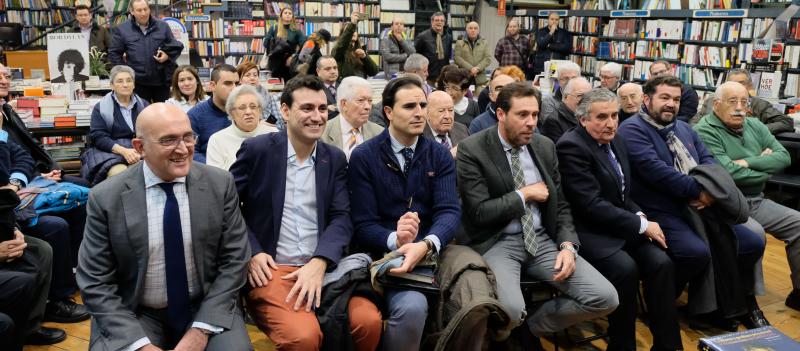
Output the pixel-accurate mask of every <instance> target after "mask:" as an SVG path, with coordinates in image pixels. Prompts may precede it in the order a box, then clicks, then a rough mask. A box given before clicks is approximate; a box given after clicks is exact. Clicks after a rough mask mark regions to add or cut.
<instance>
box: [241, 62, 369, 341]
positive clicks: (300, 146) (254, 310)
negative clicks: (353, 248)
mask: <svg viewBox="0 0 800 351" xmlns="http://www.w3.org/2000/svg"><path fill="white" fill-rule="evenodd" d="M323 90H325V86H324V85H323V83H322V80H320V78H319V77H315V76H308V75H306V76H298V77H295V78H293V79H291V80H289V81H288V82H287V83H286V87H285V88H284V91H283V95H281V113H282V114H283V116H284V120H285V121H286V131H285V132H281V133H271V134H268V135H262V136H258V137H255V138H252V139H248V140H245V142H244V143H243V144H242V147H241V149H239V153H238V155H237V159H236V163H234V164H233V165H232V166H231V169H230V170H231V173H232V174H233V177H234V179H235V180H236V187H237V188H238V190H239V195H240V196H241V199H242V213H243V214H244V218H245V222H246V223H247V229H248V236H249V237H250V244H251V245H252V247H253V257H252V258H250V267H249V269H248V271H247V276H248V281H249V283H250V288H251V289H248V292H247V295H246V298H247V306H248V308H249V309H250V311H251V315H252V316H253V318H254V319H255V321H256V324H257V325H258V327H259V328H260V329H261V330H262V331H264V332H265V333H266V334H267V335H268V336H269V338H270V340H272V341H273V342H274V343H275V344H276V346H277V349H279V350H318V349H319V348H320V344H321V343H322V338H323V335H322V331H321V329H320V326H319V323H318V322H317V316H316V314H315V313H314V311H313V310H312V308H318V307H319V306H320V300H321V293H322V278H323V277H324V275H325V271H326V269H327V268H328V267H330V266H334V265H336V264H338V263H339V260H340V259H341V257H342V253H343V252H344V249H345V247H346V246H347V245H348V244H349V243H350V237H351V236H352V234H353V225H352V224H351V222H350V209H349V207H350V206H349V205H350V199H349V197H348V192H347V159H346V158H345V155H344V153H343V152H342V151H341V150H339V149H338V148H336V147H334V146H332V145H328V144H325V143H322V142H320V141H319V138H320V137H321V136H322V131H323V130H324V129H325V124H326V123H327V120H328V118H327V110H326V102H325V94H324V93H323ZM348 316H349V319H350V332H351V333H352V335H353V340H354V341H355V342H356V344H357V345H358V350H375V348H376V347H377V346H378V342H379V341H380V336H381V328H382V321H381V314H380V312H379V311H378V308H377V307H376V306H375V305H374V304H373V303H372V302H370V300H368V299H366V298H363V297H359V296H354V297H352V298H351V299H350V301H349V303H348Z"/></svg>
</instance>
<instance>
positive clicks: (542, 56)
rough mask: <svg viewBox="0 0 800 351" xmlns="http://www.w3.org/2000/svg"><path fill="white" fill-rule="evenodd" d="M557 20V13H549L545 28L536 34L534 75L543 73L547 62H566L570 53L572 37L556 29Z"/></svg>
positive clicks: (560, 29)
mask: <svg viewBox="0 0 800 351" xmlns="http://www.w3.org/2000/svg"><path fill="white" fill-rule="evenodd" d="M559 20H560V17H559V15H558V12H557V11H550V14H548V15H547V26H545V27H542V28H539V30H538V31H537V32H536V57H535V63H534V67H533V74H534V75H535V74H539V73H540V72H542V71H544V63H545V62H547V61H548V60H566V59H567V57H568V56H569V54H571V53H572V35H571V34H570V33H569V32H568V31H566V30H565V29H564V28H559V27H558V22H559ZM578 73H579V74H580V71H579V72H578Z"/></svg>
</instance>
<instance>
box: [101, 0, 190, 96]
mask: <svg viewBox="0 0 800 351" xmlns="http://www.w3.org/2000/svg"><path fill="white" fill-rule="evenodd" d="M128 11H129V12H130V13H131V16H133V18H132V19H131V20H130V21H128V22H125V23H123V24H120V25H119V26H117V27H116V28H114V31H113V32H114V33H113V40H112V41H111V47H110V48H109V49H108V59H109V61H111V64H112V65H113V66H116V65H128V66H130V67H131V68H133V70H134V71H135V72H136V78H137V83H136V90H135V92H136V95H139V97H141V98H142V99H144V100H145V101H148V102H164V101H166V100H167V99H169V89H170V83H171V82H172V73H173V72H175V67H177V64H176V63H175V62H176V60H177V59H178V56H180V54H181V51H183V44H182V43H181V42H179V41H177V40H175V37H173V36H172V30H170V28H169V25H167V23H166V22H164V21H162V20H159V19H158V18H156V17H154V16H151V15H150V5H149V4H148V1H147V0H131V1H130V3H128ZM123 55H125V56H123Z"/></svg>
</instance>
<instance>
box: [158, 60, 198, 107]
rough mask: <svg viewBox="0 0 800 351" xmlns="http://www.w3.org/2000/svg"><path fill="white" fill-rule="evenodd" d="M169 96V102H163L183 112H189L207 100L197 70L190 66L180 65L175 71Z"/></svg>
mask: <svg viewBox="0 0 800 351" xmlns="http://www.w3.org/2000/svg"><path fill="white" fill-rule="evenodd" d="M170 95H171V97H170V98H169V100H167V101H164V102H166V103H168V104H171V105H175V106H178V107H180V108H181V110H183V112H189V110H191V109H192V107H195V106H196V105H197V104H198V103H200V102H202V101H204V100H206V99H208V95H206V92H205V91H204V90H203V83H202V82H200V76H199V75H198V74H197V69H196V68H194V66H192V65H181V66H178V68H176V69H175V73H174V74H173V75H172V91H171V92H170Z"/></svg>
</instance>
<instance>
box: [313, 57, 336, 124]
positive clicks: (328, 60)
mask: <svg viewBox="0 0 800 351" xmlns="http://www.w3.org/2000/svg"><path fill="white" fill-rule="evenodd" d="M317 77H320V78H322V82H323V83H325V98H326V99H327V101H328V119H333V118H334V117H336V116H338V115H339V108H338V107H337V106H336V89H338V88H339V64H338V63H337V62H336V59H335V58H333V56H329V55H325V56H322V57H320V58H319V60H317Z"/></svg>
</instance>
